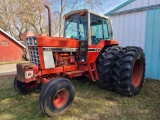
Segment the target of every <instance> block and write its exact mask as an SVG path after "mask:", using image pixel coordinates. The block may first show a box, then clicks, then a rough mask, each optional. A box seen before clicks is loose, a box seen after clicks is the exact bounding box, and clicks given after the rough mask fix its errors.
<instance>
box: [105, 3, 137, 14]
mask: <svg viewBox="0 0 160 120" xmlns="http://www.w3.org/2000/svg"><path fill="white" fill-rule="evenodd" d="M133 1H135V0H127V1H126V2H124V3H123V4H121V5H119V6H117V7H116V8H114V9H112V10H110V11H109V12H107V13H106V14H104V15H106V16H107V15H110V14H112V13H114V12H116V11H117V10H119V9H121V8H123V7H124V6H126V5H128V4H129V3H131V2H133Z"/></svg>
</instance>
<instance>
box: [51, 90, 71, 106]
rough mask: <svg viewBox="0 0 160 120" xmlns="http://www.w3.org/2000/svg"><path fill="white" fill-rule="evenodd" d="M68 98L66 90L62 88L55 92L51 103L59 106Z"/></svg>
mask: <svg viewBox="0 0 160 120" xmlns="http://www.w3.org/2000/svg"><path fill="white" fill-rule="evenodd" d="M68 98H69V93H68V91H67V90H64V89H63V90H60V91H58V92H57V93H56V94H55V96H54V98H53V104H54V106H55V107H56V108H61V107H63V106H64V105H65V104H66V103H67V101H68Z"/></svg>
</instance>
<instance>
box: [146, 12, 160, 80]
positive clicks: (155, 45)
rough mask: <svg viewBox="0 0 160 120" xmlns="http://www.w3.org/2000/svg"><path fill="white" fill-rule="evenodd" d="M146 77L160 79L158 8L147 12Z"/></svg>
mask: <svg viewBox="0 0 160 120" xmlns="http://www.w3.org/2000/svg"><path fill="white" fill-rule="evenodd" d="M145 48H146V50H145V53H146V63H147V64H146V77H147V78H152V79H158V80H160V69H159V68H160V62H159V60H160V9H154V10H149V11H148V12H147V29H146V44H145Z"/></svg>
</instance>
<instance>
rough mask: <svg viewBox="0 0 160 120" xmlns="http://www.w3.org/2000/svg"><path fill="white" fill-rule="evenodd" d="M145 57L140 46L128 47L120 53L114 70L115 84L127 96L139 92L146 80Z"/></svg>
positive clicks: (117, 89) (118, 90)
mask: <svg viewBox="0 0 160 120" xmlns="http://www.w3.org/2000/svg"><path fill="white" fill-rule="evenodd" d="M144 72H145V58H144V53H143V50H142V49H141V48H139V47H126V48H124V49H123V50H122V51H121V52H120V54H119V55H118V57H117V59H116V62H115V64H114V70H113V85H114V88H115V89H116V91H117V92H119V93H120V94H122V95H126V96H134V95H136V94H138V93H139V92H140V90H141V88H142V85H143V82H144Z"/></svg>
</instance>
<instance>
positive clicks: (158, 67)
mask: <svg viewBox="0 0 160 120" xmlns="http://www.w3.org/2000/svg"><path fill="white" fill-rule="evenodd" d="M105 15H107V16H110V17H111V18H112V24H113V34H114V39H116V40H118V41H119V44H120V45H121V46H140V47H142V48H143V49H144V51H145V56H146V73H145V77H146V78H151V79H156V80H160V0H128V1H126V2H125V3H123V4H121V5H119V6H118V7H116V8H115V9H113V10H111V11H109V12H108V13H106V14H105Z"/></svg>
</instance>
